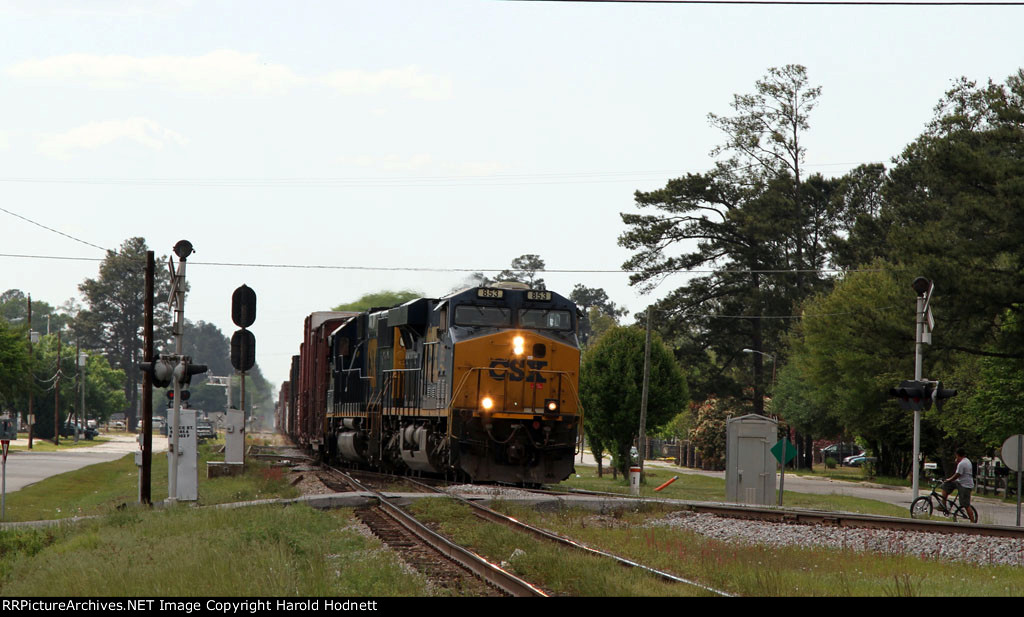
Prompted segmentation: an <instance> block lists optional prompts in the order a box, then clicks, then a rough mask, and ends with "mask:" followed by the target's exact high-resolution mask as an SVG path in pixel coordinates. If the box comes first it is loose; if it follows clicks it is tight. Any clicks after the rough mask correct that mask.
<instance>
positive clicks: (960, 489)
mask: <svg viewBox="0 0 1024 617" xmlns="http://www.w3.org/2000/svg"><path fill="white" fill-rule="evenodd" d="M954 489H955V490H956V491H957V493H958V494H959V495H960V505H961V506H962V507H963V509H964V511H965V512H967V515H968V517H969V518H970V519H971V522H972V523H977V522H978V521H977V520H976V518H977V517H976V516H975V514H974V508H971V507H970V505H971V491H972V490H973V489H974V467H973V466H972V465H971V461H970V459H968V458H967V451H966V450H964V449H963V448H957V449H956V472H955V473H954V474H953V475H951V476H950V477H948V478H946V480H945V482H943V483H942V509H943V510H945V511H948V510H949V503H948V501H947V497H949V494H950V493H951V492H953V490H954Z"/></svg>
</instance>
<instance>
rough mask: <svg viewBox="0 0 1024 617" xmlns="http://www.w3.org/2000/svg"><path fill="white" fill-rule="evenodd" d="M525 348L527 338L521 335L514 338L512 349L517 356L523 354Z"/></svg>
mask: <svg viewBox="0 0 1024 617" xmlns="http://www.w3.org/2000/svg"><path fill="white" fill-rule="evenodd" d="M525 349H526V339H524V338H523V337H521V336H517V337H515V338H514V339H512V351H513V352H515V354H516V355H517V356H521V355H523V351H524V350H525Z"/></svg>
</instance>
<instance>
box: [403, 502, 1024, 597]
mask: <svg viewBox="0 0 1024 617" xmlns="http://www.w3.org/2000/svg"><path fill="white" fill-rule="evenodd" d="M415 507H416V509H417V511H418V512H419V513H420V514H422V515H423V516H425V517H429V518H431V519H432V520H434V521H435V523H436V524H437V525H438V526H439V527H440V528H441V530H442V531H443V533H446V534H448V535H450V536H451V537H453V538H455V539H456V540H457V541H460V542H466V543H468V544H469V545H470V546H471V547H472V548H473V549H474V550H477V551H479V552H481V553H482V554H483V555H485V556H487V557H488V558H490V559H491V560H495V561H501V560H506V561H508V562H509V566H510V567H511V568H512V569H513V570H514V571H515V572H516V573H518V574H520V575H522V576H523V577H525V578H527V579H529V580H531V581H533V582H535V583H538V584H540V585H541V586H543V587H544V588H546V589H550V590H552V591H553V592H555V593H556V594H561V595H573V596H673V595H688V594H695V595H701V593H702V592H700V591H698V590H695V589H693V588H690V587H687V586H682V585H679V584H673V583H667V582H663V581H661V580H660V579H657V578H654V577H653V576H651V575H646V574H642V573H639V572H634V571H633V570H628V569H623V568H621V567H620V566H617V565H614V564H612V563H610V562H607V561H606V560H602V559H599V558H593V557H586V556H584V555H582V554H578V553H576V552H574V551H569V550H566V549H560V548H555V545H553V544H549V543H545V542H542V541H540V540H534V539H532V538H529V537H526V536H523V535H521V534H518V533H516V532H514V531H512V530H508V529H504V528H502V529H498V528H495V527H488V526H484V525H481V524H480V523H479V521H477V520H476V519H475V518H474V517H473V516H472V515H471V514H470V513H469V512H467V511H465V510H464V507H463V506H461V505H459V504H454V503H448V504H438V503H433V502H432V503H424V502H419V503H417V504H416V506H415ZM495 508H496V509H500V510H503V511H505V512H507V513H508V514H510V515H512V516H514V517H516V518H518V519H520V520H523V521H526V522H528V523H531V524H535V525H538V526H541V527H545V528H548V529H552V530H555V531H557V532H559V533H562V534H564V535H568V536H571V537H573V538H575V539H577V540H582V541H583V542H585V543H587V544H589V545H591V546H594V547H598V548H601V549H604V550H606V551H608V552H612V553H616V554H618V555H621V556H623V557H627V558H631V559H634V560H636V561H638V562H641V563H643V564H645V565H648V566H652V567H654V568H658V569H661V570H664V571H667V572H670V573H672V574H675V575H677V576H680V577H682V578H686V579H689V580H694V581H697V582H700V583H702V584H704V585H707V586H710V587H713V588H716V589H721V590H724V591H726V592H729V593H733V594H737V595H743V596H776V597H778V596H843V597H847V596H893V597H900V596H903V597H905V596H948V595H951V594H963V595H971V596H1004V595H1021V594H1024V569H1021V568H1012V567H1005V566H1000V567H995V566H992V567H980V566H973V565H972V566H965V565H962V564H960V565H951V564H950V563H948V562H944V561H933V560H925V559H918V558H915V557H908V556H892V555H880V554H877V553H873V552H863V553H860V552H855V551H850V550H840V549H826V548H801V547H768V546H765V545H742V544H733V543H727V542H723V541H720V540H715V539H710V538H706V537H703V536H700V535H698V534H695V533H692V532H689V531H686V530H681V529H678V528H670V527H662V526H648V523H649V522H650V521H652V520H653V519H657V518H660V517H662V516H664V514H665V511H664V510H662V509H660V508H659V507H656V506H652V505H646V506H644V507H642V508H641V509H640V510H639V511H636V512H626V513H622V512H620V513H617V514H614V515H604V516H601V515H595V514H594V513H592V512H584V511H576V510H573V511H561V512H557V513H549V512H543V513H542V512H538V511H535V510H532V509H528V508H523V507H517V506H513V505H512V504H509V503H504V504H501V503H498V504H496V505H495ZM516 549H518V552H517V551H516ZM513 553H515V554H516V556H515V557H511V555H512V554H513Z"/></svg>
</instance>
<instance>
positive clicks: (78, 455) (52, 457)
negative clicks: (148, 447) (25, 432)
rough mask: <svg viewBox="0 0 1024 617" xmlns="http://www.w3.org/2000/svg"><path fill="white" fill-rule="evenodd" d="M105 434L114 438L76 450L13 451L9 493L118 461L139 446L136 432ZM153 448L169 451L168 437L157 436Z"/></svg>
mask: <svg viewBox="0 0 1024 617" xmlns="http://www.w3.org/2000/svg"><path fill="white" fill-rule="evenodd" d="M104 437H107V438H109V439H110V441H107V442H104V443H99V444H97V445H95V446H90V447H81V448H75V449H72V450H63V451H59V452H38V451H34V450H25V451H21V450H19V451H13V452H10V453H9V454H8V456H7V492H8V493H12V492H14V491H17V490H19V489H22V488H24V487H26V486H28V485H30V484H35V483H36V482H39V481H40V480H44V479H46V478H49V477H50V476H55V475H57V474H62V473H65V472H68V471H74V470H75V469H81V468H82V467H87V466H89V465H95V464H96V463H107V462H110V461H116V460H117V459H119V458H121V457H123V456H125V455H126V454H131V453H132V452H135V451H136V450H138V449H139V446H138V442H137V441H135V436H134V435H104ZM11 445H24V446H27V445H28V439H19V440H17V441H12V442H11ZM153 450H154V452H161V451H165V450H167V438H166V437H163V436H158V435H153Z"/></svg>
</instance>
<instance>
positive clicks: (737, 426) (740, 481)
mask: <svg viewBox="0 0 1024 617" xmlns="http://www.w3.org/2000/svg"><path fill="white" fill-rule="evenodd" d="M778 427H779V425H778V422H776V421H775V420H772V419H771V418H766V417H764V416H759V415H756V414H749V415H746V416H740V417H738V418H729V419H728V420H727V421H726V439H725V498H726V500H727V501H732V502H736V503H747V504H755V505H765V506H768V505H771V504H772V503H773V502H774V501H775V457H774V456H773V455H772V453H771V447H772V446H774V445H775V443H776V442H777V441H778V440H779V438H778Z"/></svg>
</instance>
